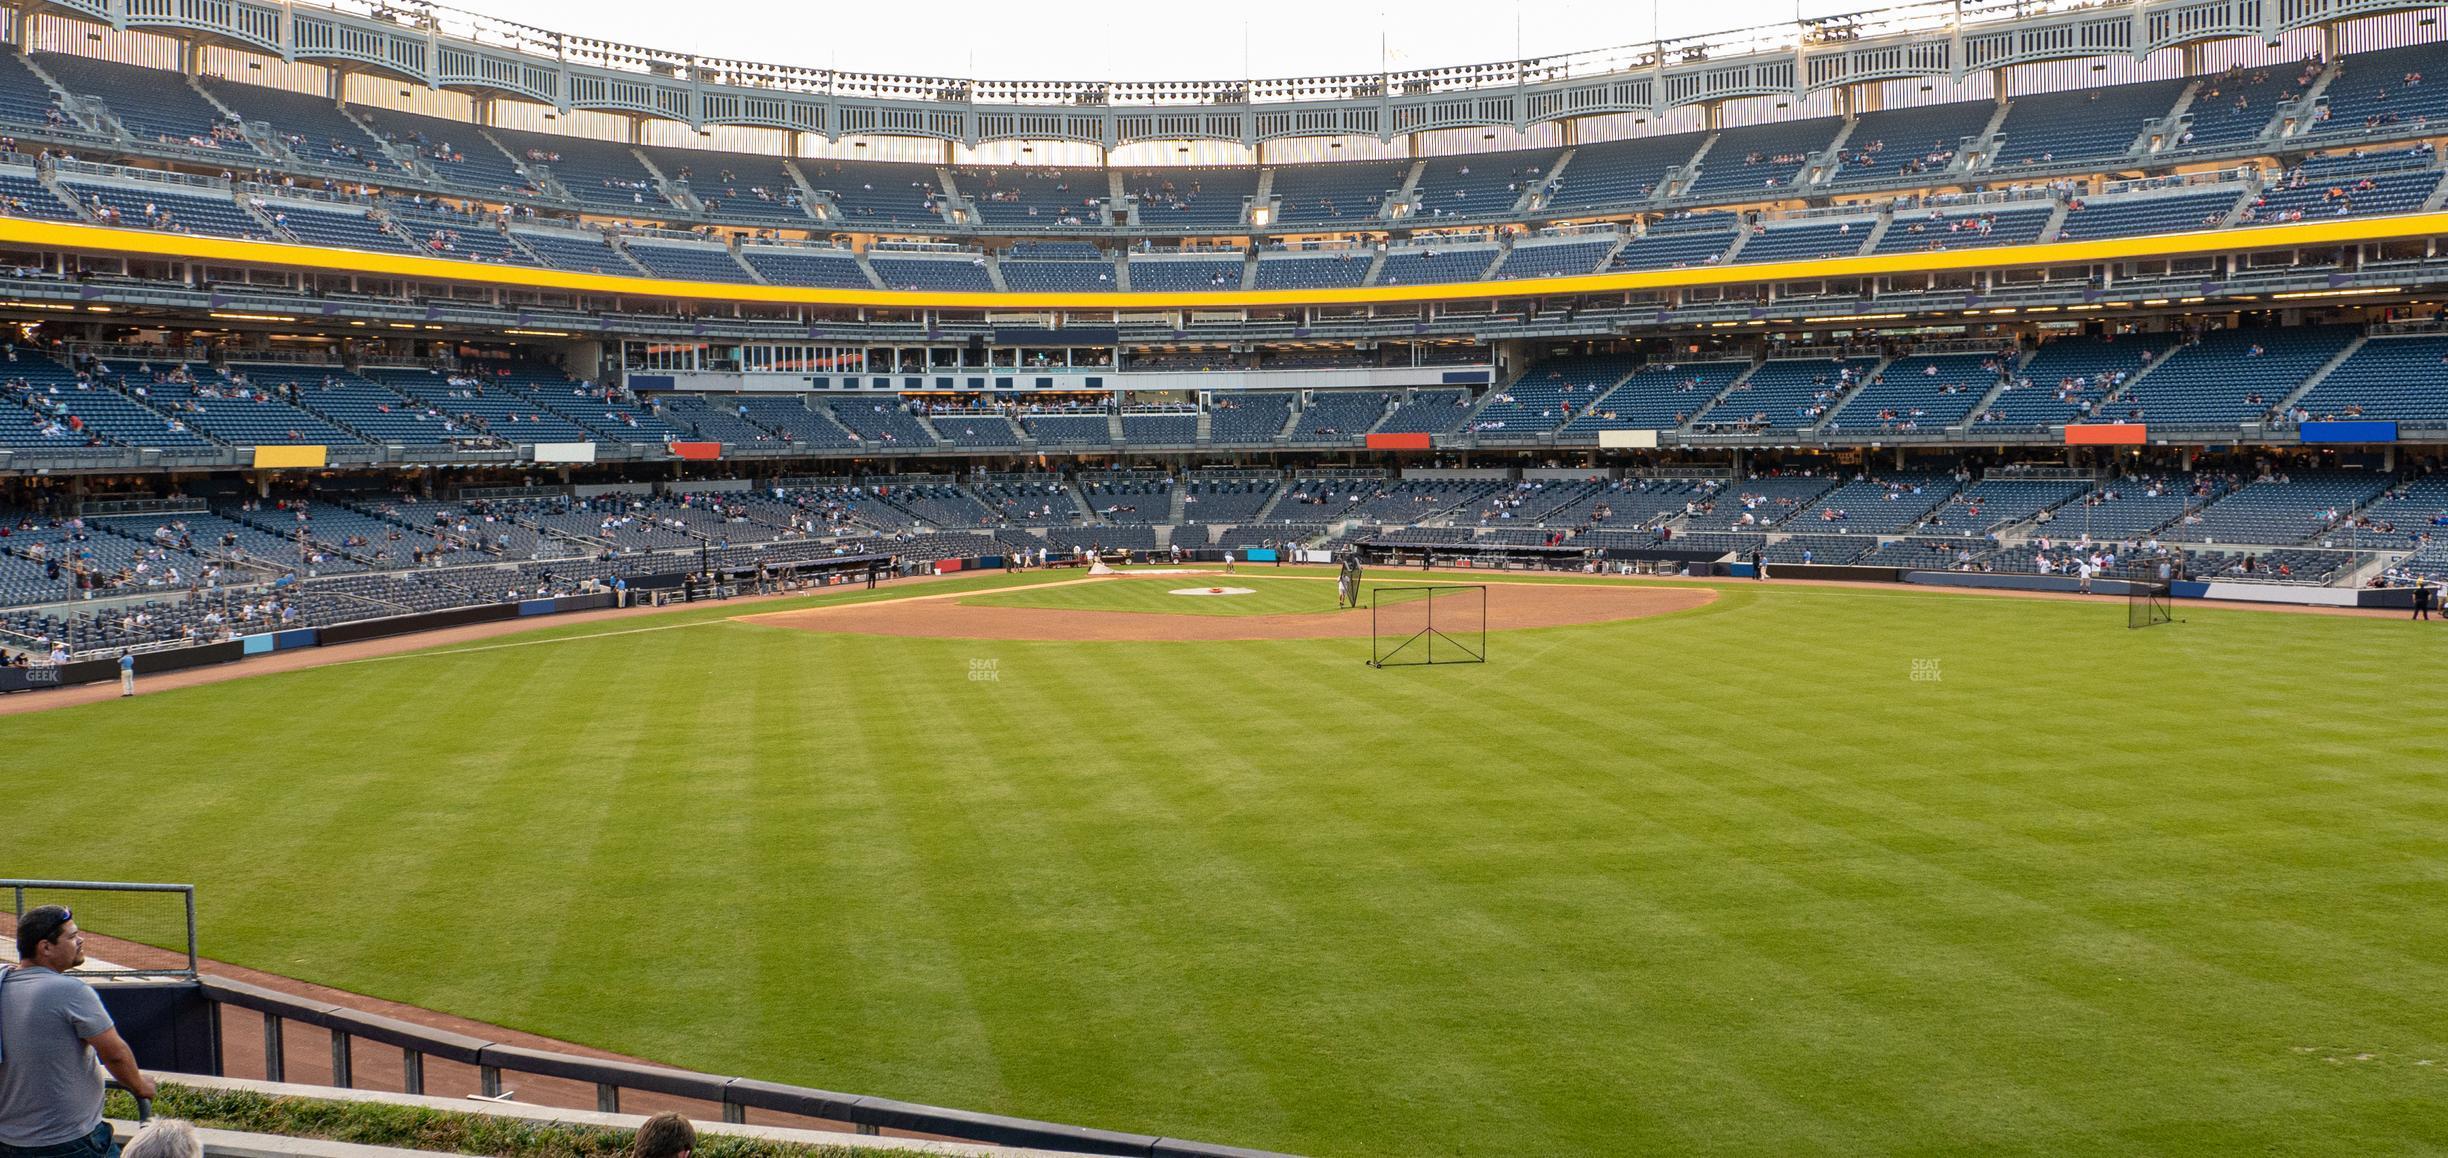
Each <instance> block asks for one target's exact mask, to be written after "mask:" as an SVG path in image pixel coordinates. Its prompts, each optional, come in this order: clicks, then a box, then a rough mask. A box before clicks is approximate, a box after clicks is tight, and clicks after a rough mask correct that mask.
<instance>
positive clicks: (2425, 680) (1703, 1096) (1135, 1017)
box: [0, 572, 2448, 1156]
mask: <svg viewBox="0 0 2448 1158" xmlns="http://www.w3.org/2000/svg"><path fill="white" fill-rule="evenodd" d="M1316 574H1317V575H1318V576H1321V577H1309V578H1303V577H1293V576H1292V575H1289V574H1286V573H1280V572H1278V573H1269V574H1264V575H1258V574H1244V575H1240V576H1234V577H1229V578H1227V577H1221V576H1211V577H1201V578H1198V579H1183V578H1167V577H1157V578H1124V579H1119V580H1100V581H1096V582H1090V583H1079V582H1071V581H1070V580H1072V579H1074V578H1075V576H1072V575H1068V574H1061V575H1055V576H1043V575H1032V576H1002V575H990V576H980V577H976V578H969V579H958V580H952V581H947V582H943V583H934V584H925V585H913V586H910V587H907V588H903V589H899V590H894V589H889V588H888V589H886V590H882V591H878V592H873V593H867V592H856V593H842V594H837V595H832V596H825V597H817V598H810V599H805V600H798V601H792V602H784V603H762V604H756V605H753V606H727V605H726V606H712V607H703V608H697V609H691V610H689V611H686V612H682V613H679V614H676V615H669V616H659V617H646V616H638V617H630V618H627V619H619V620H611V621H606V622H597V623H589V624H576V625H568V626H563V627H558V628H550V629H545V630H542V631H539V632H535V633H530V634H524V635H517V636H508V637H503V638H500V639H495V640H488V641H485V642H482V643H476V644H463V645H450V646H444V647H440V648H435V649H430V650H427V651H423V652H415V653H410V654H405V655H401V656H396V657H385V658H379V659H370V660H366V661H363V662H355V663H349V664H343V665H338V666H329V667H320V668H314V669H310V670H301V671H293V672H283V673H278V674H270V675H263V676H258V677H252V678H243V679H236V680H231V681H228V682H222V683H214V684H209V685H202V686H193V687H182V688H177V689H160V690H152V691H148V692H147V694H144V695H141V696H139V697H138V698H136V699H134V700H130V701H124V702H120V701H111V702H103V703H95V704H90V705H85V706H79V707H72V708H66V709H62V710H58V711H46V712H37V713H32V714H24V715H14V716H6V717H0V752H5V753H7V761H6V762H7V766H8V772H7V773H6V783H7V785H8V792H7V794H6V798H7V800H8V806H7V809H6V811H7V813H8V814H9V816H10V831H11V836H10V837H9V838H8V839H7V840H6V842H5V844H0V847H5V848H6V849H7V853H6V855H5V857H4V858H0V861H4V862H5V863H0V872H5V873H8V874H16V875H25V876H53V877H72V878H85V879H122V880H131V879H132V880H173V881H190V882H194V883H195V884H196V885H198V886H199V888H200V896H201V900H200V904H201V908H202V920H203V927H204V936H205V942H204V946H203V947H204V950H205V952H206V953H207V954H208V955H210V956H213V957H216V958H219V959H222V960H227V961H232V962H235V963H239V964H244V965H248V966H253V967H255V968H259V969H264V970H267V971H271V972H275V973H280V974H285V975H288V976H291V977H296V978H300V979H305V980H311V981H316V982H322V983H326V984H330V985H334V986H338V987H341V988H345V989H349V990H354V991H357V992H361V993H366V994H370V995H375V996H379V997H384V998H389V999H393V1000H398V1001H404V1002H410V1003H413V1004H417V1005H422V1006H427V1007H431V1008H435V1009H439V1010H444V1011H448V1012H451V1013H455V1014H460V1015H464V1016H467V1017H472V1018H476V1019H480V1020H483V1021H488V1022H495V1023H500V1024H505V1025H509V1026H513V1027H517V1028H521V1029H526V1030H532V1031H535V1032H538V1033H544V1034H549V1035H551V1036H554V1037H559V1038H563V1039H567V1040H572V1041H578V1042H583V1043H587V1044H590V1045H595V1046H600V1047H603V1048H607V1049H613V1050H618V1051H621V1052H624V1053H628V1054H633V1055H637V1056H642V1057H646V1058H651V1059H655V1060H657V1061H662V1062H667V1063H671V1064H676V1065H683V1066H688V1067H692V1068H698V1069H705V1070H712V1071H717V1072H724V1073H737V1074H747V1075H751V1076H756V1077H761V1078H767V1079H772V1080H777V1081H786V1082H794V1083H800V1084H807V1085H814V1086H821V1087H824V1088H828V1089H835V1090H846V1091H853V1092H858V1093H867V1094H878V1095H885V1096H891V1097H897V1098H903V1099H908V1100H913V1101H920V1102H928V1103H934V1104H938V1105H946V1106H957V1107H963V1108H970V1109H978V1110H990V1111H998V1112H1004V1113H1012V1114H1019V1115H1025V1116H1029V1117H1037V1118H1046V1119H1052V1120H1056V1121H1065V1122H1072V1123H1078V1124H1082V1125H1091V1126H1101V1127H1110V1128H1116V1129H1128V1130H1142V1131H1150V1132H1156V1133H1163V1134H1170V1135H1175V1136H1182V1137H1190V1138H1198V1139H1202V1140H1207V1141H1214V1142H1225V1143H1234V1144H1239V1145H1245V1146H1253V1147H1264V1148H1269V1149H1279V1150H1287V1151H1294V1152H1300V1153H1307V1154H1316V1155H1334V1156H1346V1155H1348V1156H1375V1155H1412V1154H1453V1155H1550V1154H1641V1153H1705V1154H1758V1155H1780V1156H1782V1155H1794V1154H1831V1153H1847V1154H1942V1153H1951V1154H1980V1155H2049V1156H2062V1155H2131V1154H2203V1155H2232V1154H2238V1153H2285V1154H2366V1153H2420V1152H2437V1151H2441V1150H2444V1149H2448V1114H2443V1113H2442V1112H2441V1106H2442V1105H2443V1104H2444V1103H2448V956H2444V955H2443V954H2442V952H2441V946H2442V944H2443V943H2444V942H2448V915H2443V914H2448V724H2444V723H2442V722H2441V716H2440V711H2439V707H2438V705H2437V703H2436V700H2437V695H2436V689H2438V688H2440V687H2442V686H2448V627H2443V626H2441V625H2438V624H2422V623H2408V622H2404V621H2401V620H2395V619H2385V620H2384V619H2372V618H2357V617H2349V616H2328V615H2310V614H2275V613H2266V612H2251V611H2234V610H2218V609H2209V608H2201V607H2191V608H2183V609H2180V612H2179V613H2180V614H2181V615H2183V616H2184V617H2185V619H2186V622H2181V623H2176V624H2171V625H2167V626H2162V627H2156V628H2151V629H2149V630H2142V631H2132V630H2127V629H2126V626H2125V623H2126V609H2125V606H2124V604H2123V602H2122V601H2112V600H2099V601H2075V600H2037V599H2009V598H1996V597H1988V596H1968V595H1959V594H1943V593H1930V592H1914V591H1908V590H1875V589H1866V588H1848V587H1833V586H1830V587H1806V586H1785V585H1781V584H1765V585H1763V584H1753V583H1739V582H1738V583H1723V584H1716V585H1687V586H1683V587H1670V586H1666V585H1663V584H1656V583H1613V584H1589V583H1586V582H1582V581H1573V580H1564V581H1558V582H1559V583H1561V584H1562V585H1563V586H1565V587H1572V588H1586V589H1587V590H1585V591H1581V592H1578V593H1558V591H1557V590H1555V589H1552V588H1527V589H1523V590H1512V589H1509V588H1505V589H1499V588H1491V595H1490V598H1489V607H1490V611H1489V615H1490V618H1491V621H1493V622H1492V626H1494V628H1495V630H1492V631H1491V632H1490V634H1489V637H1488V639H1489V643H1488V662H1486V663H1484V664H1470V665H1457V666H1437V667H1424V668H1409V669H1388V670H1382V671H1380V670H1373V669H1371V668H1369V667H1367V666H1365V665H1364V664H1363V663H1362V662H1361V661H1362V660H1363V659H1365V658H1366V657H1367V654H1368V641H1367V640H1366V639H1365V638H1355V637H1353V636H1352V635H1351V634H1350V633H1351V631H1353V630H1355V628H1354V627H1353V626H1351V625H1353V624H1356V623H1357V622H1358V619H1357V617H1360V616H1364V615H1365V614H1366V613H1365V612H1348V611H1345V612H1338V611H1335V610H1332V609H1331V603H1332V586H1331V584H1329V583H1327V582H1325V581H1324V580H1323V578H1322V575H1323V572H1318V573H1316ZM1381 581H1384V582H1390V583H1403V582H1409V581H1411V580H1409V579H1407V578H1405V577H1400V576H1384V577H1381ZM1193 584H1198V585H1205V584H1213V585H1231V586H1238V587H1244V588H1248V589H1249V591H1250V594H1248V595H1240V596H1209V597H1199V596H1177V595H1173V594H1172V593H1171V592H1172V591H1174V590H1176V589H1179V588H1182V587H1184V586H1187V585H1193ZM921 596H923V597H926V598H925V599H924V600H923V601H913V600H916V599H917V598H918V597H921ZM839 605H848V606H839ZM1531 607H1544V608H1548V609H1549V611H1548V612H1546V613H1544V616H1543V617H1540V616H1531V615H1530V613H1529V612H1528V611H1526V610H1525V609H1527V608H1531ZM1559 609H1561V610H1559ZM742 616H746V617H745V618H741V617H742ZM1014 617H1019V618H1023V619H1029V621H1030V622H1034V623H1036V624H1038V625H1039V626H1037V627H1034V628H1026V629H1024V628H1009V629H1004V628H997V627H992V626H989V625H991V624H1004V623H1009V622H1012V621H1013V620H1014ZM1031 617H1037V618H1031ZM946 622H950V623H951V626H950V627H943V626H941V625H942V624H944V623H946ZM969 623H975V624H977V625H978V626H977V628H976V630H975V631H964V630H963V629H962V628H963V625H964V624H969ZM1533 623H1535V624H1543V625H1540V626H1527V624H1533ZM1202 624H1203V625H1208V626H1204V627H1201V626H1198V625H1202ZM1218 624H1221V625H1224V626H1222V627H1218V626H1215V625H1218ZM1278 624H1288V625H1289V626H1284V627H1281V628H1280V629H1279V628H1278V627H1277V626H1275V625H1278ZM1304 624H1306V625H1317V624H1325V625H1327V626H1323V627H1317V626H1311V627H1310V628H1308V629H1306V630H1305V631H1304V629H1303V627H1302V625H1304ZM930 625H934V626H932V627H930ZM930 631H932V632H933V634H930ZM1029 631H1035V632H1036V633H1037V634H1035V635H1030V634H1028V632H1029ZM998 632H1000V635H998V634H997V633H998ZM1236 632H1241V633H1243V634H1246V635H1248V636H1251V637H1236V635H1235V633H1236ZM80 916H81V917H82V916H85V914H80ZM91 916H92V919H91V920H90V923H91V924H92V925H93V926H94V927H96V928H97V929H100V930H101V931H105V932H124V933H128V934H131V935H136V936H140V937H147V938H150V939H156V940H158V939H159V936H158V933H159V932H162V931H156V930H148V929H146V928H144V927H141V922H140V921H138V919H137V918H135V917H133V916H130V917H128V918H127V922H126V923H124V924H122V925H121V926H120V927H117V928H114V927H113V925H112V923H111V919H110V918H111V916H112V913H111V911H110V910H109V909H108V908H107V907H101V906H97V907H96V908H95V909H94V910H93V912H92V914H91ZM164 931H166V930H164Z"/></svg>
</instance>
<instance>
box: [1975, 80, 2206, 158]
mask: <svg viewBox="0 0 2448 1158" xmlns="http://www.w3.org/2000/svg"><path fill="white" fill-rule="evenodd" d="M2185 84H2186V82H2185V81H2183V80H2160V81H2147V82H2144V83H2141V84H2125V85H2115V86H2112V87H2109V88H2096V89H2078V90H2075V91H2072V92H2053V93H2036V94H2034V95H2031V96H2019V97H2016V98H2015V99H2014V105H2013V107H2011V108H2009V109H2007V110H2006V119H2005V121H2004V122H2003V123H2001V124H1999V126H1998V136H1999V137H2000V138H2001V140H2000V143H1999V145H1998V153H1997V157H1996V159H1994V160H1993V161H1991V162H1990V166H1989V167H1990V168H1992V169H2019V168H2034V167H2040V166H2050V165H2062V164H2065V163H2067V162H2072V161H2097V160H2106V159H2108V158H2112V157H2122V156H2124V155H2125V154H2126V152H2127V151H2128V150H2130V149H2132V148H2133V145H2134V141H2135V139H2136V138H2138V137H2140V136H2141V135H2142V130H2143V129H2144V128H2145V127H2147V126H2148V125H2150V124H2151V123H2152V122H2154V121H2157V120H2159V119H2160V118H2162V117H2165V116H2167V115H2168V111H2169V110H2170V109H2172V108H2174V107H2175V105H2176V98H2177V96H2178V95H2179V94H2181V93H2183V92H2184V89H2185Z"/></svg>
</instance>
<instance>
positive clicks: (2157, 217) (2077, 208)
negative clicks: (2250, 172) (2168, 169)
mask: <svg viewBox="0 0 2448 1158" xmlns="http://www.w3.org/2000/svg"><path fill="white" fill-rule="evenodd" d="M2242 193H2243V190H2241V189H2237V188H2233V187H2228V188H2220V189H2216V190H2212V191H2210V192H2202V193H2148V194H2143V195H2140V196H2137V197H2129V198H2118V199H2113V200H2100V201H2080V202H2076V203H2075V205H2074V206H2073V207H2072V208H2071V209H2069V210H2067V212H2066V218H2065V224H2064V225H2063V226H2060V227H2059V228H2058V230H2057V240H2059V241H2097V240H2099V239H2101V238H2106V237H2140V236H2143V235H2145V234H2152V233H2192V232H2196V231H2199V230H2204V229H2217V228H2219V227H2220V226H2221V224H2223V223H2224V222H2225V221H2226V219H2227V214H2228V213H2229V211H2231V210H2233V209H2234V208H2235V205H2236V200H2237V199H2238V198H2239V197H2240V196H2241V195H2242Z"/></svg>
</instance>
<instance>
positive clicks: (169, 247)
mask: <svg viewBox="0 0 2448 1158" xmlns="http://www.w3.org/2000/svg"><path fill="white" fill-rule="evenodd" d="M2443 233H2448V212H2442V213H2417V214H2407V215H2401V216H2394V217H2371V218H2346V219H2334V218H2332V219H2326V220H2321V221H2299V222H2290V223H2288V224H2284V225H2265V226H2255V227H2250V228H2245V229H2236V230H2210V231H2206V232H2194V233H2175V234H2154V235H2150V236H2144V237H2120V238H2110V239H2105V240H2099V241H2052V242H2048V243H2045V244H2035V245H2001V246H1993V247H1990V248H1987V249H1956V250H1941V251H1935V252H1912V253H1889V254H1879V255H1876V256H1869V257H1839V258H1826V259H1821V260H1814V261H1777V262H1761V263H1759V264H1756V265H1740V264H1736V265H1712V266H1696V267H1687V268H1683V269H1661V270H1646V271H1641V272H1634V273H1604V274H1579V275H1575V276H1572V277H1549V278H1531V279H1525V280H1521V281H1494V282H1461V283H1454V284H1447V285H1402V286H1365V287H1360V288H1356V289H1311V290H1226V291H1221V292H1211V293H1191V292H1171V293H1101V294H1082V293H947V292H930V291H911V290H860V289H808V288H802V287H799V286H772V285H746V284H734V283H730V282H702V281H679V280H670V279H664V278H653V277H630V276H615V275H609V274H591V273H572V272H569V271H566V270H552V269H532V268H528V267H525V266H509V265H495V264H493V263H490V262H483V263H478V262H468V261H457V260H453V259H450V258H441V257H422V256H412V255H408V254H390V253H366V252H361V251H358V250H353V249H333V248H327V247H324V246H313V245H290V244H286V243H283V242H271V241H239V240H235V239H231V238H221V237H198V236H195V235H192V234H179V233H153V232H149V231H146V230H140V229H117V228H110V227H105V226H98V225H83V224H69V223H63V222H56V221H30V220H26V219H23V218H0V243H12V244H17V245H28V246H38V247H42V248H47V249H65V250H74V251H78V252H88V253H120V254H141V255H144V256H147V257H167V258H186V259H190V260H199V261H217V262H226V263H232V264H239V265H255V266H278V267H286V268H294V269H312V270H320V271H322V272H325V273H355V274H374V275H379V276H386V277H403V278H416V279H420V280H425V281H450V282H461V283H468V284H475V285H492V286H514V287H517V288H521V289H555V290H569V291H573V292H577V293H591V294H611V295H621V296H627V297H657V298H685V299H690V300H698V301H728V302H757V303H769V304H780V305H809V306H845V307H857V306H873V307H879V308H886V309H956V310H1031V309H1034V310H1148V309H1239V308H1245V307H1263V306H1324V305H1375V304H1394V303H1403V302H1443V301H1470V300H1478V299H1484V298H1497V297H1515V298H1518V297H1548V296H1559V295H1571V294H1599V293H1620V292H1623V291H1626V290H1652V289H1683V288H1691V287H1701V286H1722V285H1747V284H1751V283H1754V282H1771V281H1791V280H1795V279H1818V278H1852V277H1876V276H1879V275H1881V274H1897V273H1935V272H1943V271H1955V270H1977V269H2002V268H2008V267H2021V266H2047V265H2084V264H2090V263H2094V262H2104V261H2121V260H2128V259H2132V258H2148V257H2194V256H2200V255H2203V254H2219V253H2231V252H2238V251H2242V250H2261V249H2288V248H2294V247H2297V246H2306V245H2336V244H2350V243H2355V242H2367V241H2396V240H2404V239H2408V238H2419V237H2428V236H2431V235H2434V234H2443Z"/></svg>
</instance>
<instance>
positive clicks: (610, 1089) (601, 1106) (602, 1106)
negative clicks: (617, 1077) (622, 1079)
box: [595, 1082, 620, 1114]
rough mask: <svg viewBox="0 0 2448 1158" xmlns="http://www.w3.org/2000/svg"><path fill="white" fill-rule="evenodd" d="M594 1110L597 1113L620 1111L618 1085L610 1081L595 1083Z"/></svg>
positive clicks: (615, 1112)
mask: <svg viewBox="0 0 2448 1158" xmlns="http://www.w3.org/2000/svg"><path fill="white" fill-rule="evenodd" d="M595 1112H596V1113H599V1114H617V1113H620V1087H619V1086H616V1085H613V1084H612V1083H610V1082H597V1083H595Z"/></svg>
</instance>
